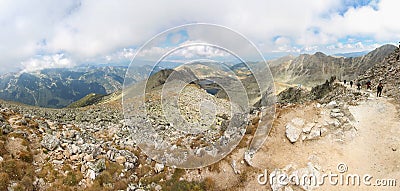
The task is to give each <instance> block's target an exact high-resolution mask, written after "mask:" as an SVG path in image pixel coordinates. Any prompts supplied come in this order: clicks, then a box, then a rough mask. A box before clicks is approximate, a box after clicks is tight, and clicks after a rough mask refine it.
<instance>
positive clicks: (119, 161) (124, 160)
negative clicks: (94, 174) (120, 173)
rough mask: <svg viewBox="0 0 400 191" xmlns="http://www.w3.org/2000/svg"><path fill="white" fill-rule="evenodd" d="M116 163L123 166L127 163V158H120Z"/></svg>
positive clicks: (117, 158)
mask: <svg viewBox="0 0 400 191" xmlns="http://www.w3.org/2000/svg"><path fill="white" fill-rule="evenodd" d="M115 162H117V163H118V164H121V165H123V164H124V163H125V162H126V158H125V157H124V156H118V157H116V158H115Z"/></svg>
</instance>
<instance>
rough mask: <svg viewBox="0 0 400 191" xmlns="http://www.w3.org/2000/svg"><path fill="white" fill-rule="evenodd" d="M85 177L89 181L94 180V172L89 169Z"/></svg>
mask: <svg viewBox="0 0 400 191" xmlns="http://www.w3.org/2000/svg"><path fill="white" fill-rule="evenodd" d="M86 177H88V178H90V179H91V180H94V179H95V178H96V173H95V172H94V170H92V169H89V170H88V171H87V173H86Z"/></svg>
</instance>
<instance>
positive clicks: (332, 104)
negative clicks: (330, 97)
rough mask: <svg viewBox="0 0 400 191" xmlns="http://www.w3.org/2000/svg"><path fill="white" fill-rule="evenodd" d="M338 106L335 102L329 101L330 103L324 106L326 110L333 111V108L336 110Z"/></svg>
mask: <svg viewBox="0 0 400 191" xmlns="http://www.w3.org/2000/svg"><path fill="white" fill-rule="evenodd" d="M338 106H339V105H338V103H337V102H336V101H331V102H329V103H328V104H327V105H326V108H328V109H333V108H336V107H338Z"/></svg>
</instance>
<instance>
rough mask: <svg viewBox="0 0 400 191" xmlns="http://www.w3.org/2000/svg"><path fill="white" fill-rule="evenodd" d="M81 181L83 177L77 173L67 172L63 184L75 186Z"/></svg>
mask: <svg viewBox="0 0 400 191" xmlns="http://www.w3.org/2000/svg"><path fill="white" fill-rule="evenodd" d="M82 179H83V175H82V173H81V172H79V171H73V172H68V173H67V176H66V177H65V178H64V179H63V184H64V185H68V186H76V185H78V183H79V182H80V181H81V180H82Z"/></svg>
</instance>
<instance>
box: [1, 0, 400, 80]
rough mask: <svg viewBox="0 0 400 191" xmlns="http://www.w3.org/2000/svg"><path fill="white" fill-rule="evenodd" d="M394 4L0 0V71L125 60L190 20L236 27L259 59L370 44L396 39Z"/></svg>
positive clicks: (382, 0)
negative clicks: (163, 34) (148, 43)
mask: <svg viewBox="0 0 400 191" xmlns="http://www.w3.org/2000/svg"><path fill="white" fill-rule="evenodd" d="M399 7H400V1H398V0H379V1H378V0H369V1H365V0H362V1H355V0H324V1H318V0H317V1H315V0H279V1H273V0H258V1H257V0H254V1H239V0H234V1H231V0H220V1H211V0H205V1H179V0H171V1H155V0H146V1H145V0H143V1H131V0H121V1H117V2H116V1H106V0H71V1H61V0H59V1H56V0H41V1H39V0H37V1H34V0H32V1H30V0H1V1H0V29H1V30H0V42H1V43H0V54H1V56H0V72H1V73H3V72H9V71H18V70H24V71H31V70H36V69H42V68H49V67H50V68H51V67H72V66H76V65H80V64H85V63H107V62H112V63H119V62H125V63H127V62H129V61H130V60H131V59H132V58H133V56H134V55H135V53H136V52H137V50H138V48H140V47H141V46H143V44H144V43H145V42H147V41H148V40H149V39H151V38H152V37H154V36H155V35H157V34H159V33H160V32H162V31H164V30H167V29H169V28H172V27H176V26H179V25H183V24H188V23H198V22H200V23H212V24H217V25H222V26H226V27H228V28H230V29H232V30H234V31H237V32H239V33H241V34H242V35H244V36H245V37H246V38H247V39H249V40H251V41H252V42H254V44H255V45H256V46H257V48H258V49H259V50H260V51H261V53H262V54H263V55H264V56H265V57H267V58H270V57H276V56H281V55H286V54H293V55H296V54H302V53H311V54H312V53H314V52H316V51H322V52H324V53H326V54H334V53H343V52H358V51H365V50H372V49H374V48H376V47H379V46H381V45H383V44H387V43H392V44H396V43H397V42H398V41H399V40H400V25H399V24H398V18H399V17H398V9H399ZM200 32H202V31H198V32H197V33H200ZM203 32H204V31H203ZM201 35H208V36H209V38H211V39H212V38H220V37H218V36H213V35H215V34H204V33H203V34H201ZM201 35H200V36H201ZM198 36H199V34H196V32H191V33H188V31H184V30H183V31H179V32H177V33H176V34H171V35H170V36H168V37H167V38H166V39H165V41H164V42H160V43H159V44H158V45H159V47H153V48H152V49H151V50H146V51H145V53H146V55H147V56H148V59H150V60H151V59H157V58H152V55H158V54H157V52H160V51H165V49H167V48H171V47H173V46H178V45H180V44H185V43H190V42H191V41H196V37H198ZM199 40H201V39H199ZM237 46H240V45H237ZM191 51H192V52H191V53H195V52H193V51H195V50H191ZM199 51H203V52H201V53H202V54H201V55H204V54H205V53H210V54H216V56H217V57H218V56H221V55H220V54H218V52H217V51H211V50H207V51H208V52H204V50H200V49H199ZM154 52H156V53H155V54H153V53H154ZM210 56H211V57H212V55H210Z"/></svg>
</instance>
